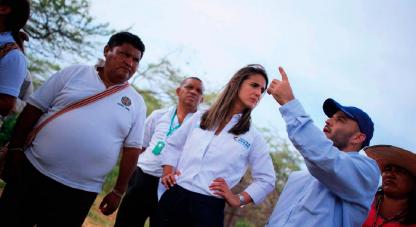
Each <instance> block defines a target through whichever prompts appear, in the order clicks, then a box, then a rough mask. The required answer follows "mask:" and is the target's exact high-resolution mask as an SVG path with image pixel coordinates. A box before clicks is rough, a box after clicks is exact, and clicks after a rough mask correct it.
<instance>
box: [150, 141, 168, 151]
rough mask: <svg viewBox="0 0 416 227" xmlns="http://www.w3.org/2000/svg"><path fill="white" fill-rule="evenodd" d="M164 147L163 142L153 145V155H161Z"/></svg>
mask: <svg viewBox="0 0 416 227" xmlns="http://www.w3.org/2000/svg"><path fill="white" fill-rule="evenodd" d="M164 147H165V142H163V141H160V140H159V141H158V142H157V143H156V145H155V147H154V148H153V151H152V152H153V154H154V155H160V153H162V150H163V148H164Z"/></svg>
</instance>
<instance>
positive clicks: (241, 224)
mask: <svg viewBox="0 0 416 227" xmlns="http://www.w3.org/2000/svg"><path fill="white" fill-rule="evenodd" d="M235 227H253V225H252V224H250V223H249V222H247V221H246V220H245V219H239V220H237V223H235Z"/></svg>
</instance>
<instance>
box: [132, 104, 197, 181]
mask: <svg viewBox="0 0 416 227" xmlns="http://www.w3.org/2000/svg"><path fill="white" fill-rule="evenodd" d="M175 112H176V106H172V107H168V108H163V109H159V110H155V111H153V112H152V114H150V116H149V117H148V118H147V119H146V123H145V129H144V139H143V147H146V150H145V151H144V152H143V153H142V154H140V156H139V160H138V162H137V166H138V167H140V169H142V170H143V172H145V173H147V174H150V175H152V176H155V177H161V176H162V166H161V162H160V157H161V155H155V154H154V153H153V149H154V148H155V145H156V144H157V143H158V142H159V141H165V140H166V137H167V135H166V134H167V133H168V131H169V127H176V126H178V125H179V121H178V116H177V115H176V114H175ZM192 114H193V113H188V114H187V115H186V117H185V119H184V120H183V123H184V122H186V121H187V120H188V119H189V118H190V117H191V116H192ZM174 116H175V117H174ZM172 117H174V119H173V122H172ZM171 123H172V125H171ZM173 133H175V132H173ZM163 152H165V149H162V153H163Z"/></svg>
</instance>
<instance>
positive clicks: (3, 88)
mask: <svg viewBox="0 0 416 227" xmlns="http://www.w3.org/2000/svg"><path fill="white" fill-rule="evenodd" d="M12 42H14V39H13V37H12V34H11V32H3V33H0V47H1V46H3V45H5V44H6V43H12ZM26 74H27V62H26V57H25V56H24V55H23V53H22V51H20V50H17V49H15V50H11V51H10V52H9V53H7V54H6V55H5V56H3V57H2V58H0V93H1V94H6V95H10V96H14V97H17V96H18V95H19V91H20V87H21V86H22V83H23V81H24V79H25V77H26Z"/></svg>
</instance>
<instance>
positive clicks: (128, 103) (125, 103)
mask: <svg viewBox="0 0 416 227" xmlns="http://www.w3.org/2000/svg"><path fill="white" fill-rule="evenodd" d="M117 104H118V105H119V106H122V107H124V108H125V109H126V110H128V111H130V108H128V107H129V106H131V99H130V98H129V97H127V96H123V97H122V98H121V102H119V103H117Z"/></svg>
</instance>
